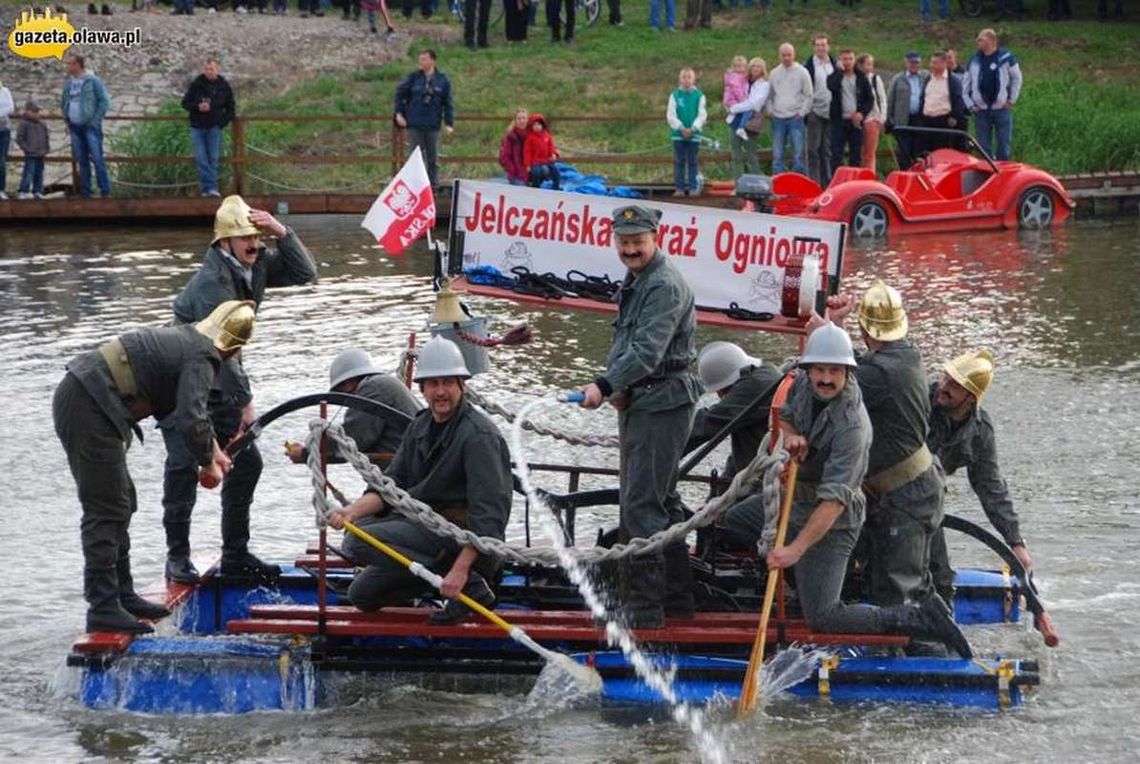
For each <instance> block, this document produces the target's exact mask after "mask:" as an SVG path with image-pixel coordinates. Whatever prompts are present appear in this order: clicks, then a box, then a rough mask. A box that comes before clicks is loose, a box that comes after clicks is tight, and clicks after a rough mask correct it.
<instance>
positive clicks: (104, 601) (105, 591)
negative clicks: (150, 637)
mask: <svg viewBox="0 0 1140 764" xmlns="http://www.w3.org/2000/svg"><path fill="white" fill-rule="evenodd" d="M83 597H84V598H85V599H86V600H87V633H88V634H90V633H91V632H95V631H109V632H115V633H119V634H150V633H151V632H152V631H154V629H152V628H151V627H150V624H147V623H143V622H142V621H140V620H139V619H137V618H135V617H134V616H133V615H131V614H130V613H128V612H127V611H126V610H124V609H123V606H122V605H121V604H119V581H118V576H117V575H116V573H115V568H113V567H110V568H87V569H85V570H84V571H83Z"/></svg>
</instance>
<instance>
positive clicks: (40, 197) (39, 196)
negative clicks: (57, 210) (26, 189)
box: [32, 194, 44, 199]
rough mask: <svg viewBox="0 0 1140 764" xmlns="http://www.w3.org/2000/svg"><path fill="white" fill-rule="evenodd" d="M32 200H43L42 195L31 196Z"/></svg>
mask: <svg viewBox="0 0 1140 764" xmlns="http://www.w3.org/2000/svg"><path fill="white" fill-rule="evenodd" d="M32 198H33V199H43V198H44V195H43V194H32Z"/></svg>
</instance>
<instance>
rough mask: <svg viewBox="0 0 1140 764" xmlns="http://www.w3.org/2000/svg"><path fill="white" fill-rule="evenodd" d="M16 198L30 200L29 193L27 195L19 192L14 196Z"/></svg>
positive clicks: (25, 192) (24, 192)
mask: <svg viewBox="0 0 1140 764" xmlns="http://www.w3.org/2000/svg"><path fill="white" fill-rule="evenodd" d="M16 198H17V199H31V198H32V195H31V194H30V193H28V192H27V191H21V192H20V193H18V194H16Z"/></svg>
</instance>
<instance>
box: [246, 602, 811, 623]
mask: <svg viewBox="0 0 1140 764" xmlns="http://www.w3.org/2000/svg"><path fill="white" fill-rule="evenodd" d="M327 612H328V618H330V619H332V620H336V621H351V622H362V623H377V622H384V623H392V622H405V621H415V622H417V623H423V622H424V621H425V620H426V618H427V616H428V615H430V614H431V613H432V612H434V611H433V610H431V609H430V608H416V607H387V608H384V609H382V610H379V611H374V612H369V613H366V612H363V611H360V610H357V609H356V608H354V607H352V606H349V605H330V606H329V607H328V609H327ZM496 612H497V613H498V614H499V615H501V616H502V617H503V618H506V619H507V620H508V621H510V622H511V623H514V624H518V625H520V626H528V627H529V625H530V624H542V625H570V626H591V625H592V624H593V618H592V616H590V614H589V613H587V612H586V611H585V610H515V609H511V608H502V609H499V610H497V611H496ZM319 615H320V609H319V608H318V607H317V606H316V605H281V604H265V605H253V606H252V607H251V608H250V618H251V619H262V618H264V619H270V620H304V621H315V620H317V618H318V617H319ZM758 621H759V617H758V616H757V615H756V614H755V613H708V612H704V613H697V614H696V615H695V616H694V617H693V618H668V619H666V622H667V623H668V624H669V626H670V627H672V626H693V627H700V628H706V629H708V628H725V627H727V628H747V629H755V628H756V624H757V622H758ZM784 623H785V626H788V627H792V628H800V629H803V628H806V625H805V623H804V621H803V620H801V619H794V620H793V619H789V620H787V621H785V622H784Z"/></svg>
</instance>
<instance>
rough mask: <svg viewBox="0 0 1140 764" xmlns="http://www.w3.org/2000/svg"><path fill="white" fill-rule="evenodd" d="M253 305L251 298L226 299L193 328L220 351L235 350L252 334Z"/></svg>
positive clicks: (247, 340)
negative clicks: (207, 338)
mask: <svg viewBox="0 0 1140 764" xmlns="http://www.w3.org/2000/svg"><path fill="white" fill-rule="evenodd" d="M254 307H255V303H254V302H253V300H226V301H225V302H223V303H222V304H221V305H219V306H218V307H216V308H214V311H213V312H212V313H211V314H210V315H208V316H206V317H205V318H204V319H202V320H201V321H199V322H198V323H197V324H196V325H195V327H194V328H196V329H197V330H198V331H199V332H200V333H201V334H204V335H205V336H207V337H209V338H210V340H211V341H212V342H213V343H214V347H215V348H217V349H218V350H220V351H221V352H223V353H226V352H228V351H231V350H237V349H238V348H240V347H241V346H242V345H244V344H246V343H247V342H249V338H250V337H252V336H253V322H254V319H255V318H256V315H255V313H254Z"/></svg>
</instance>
